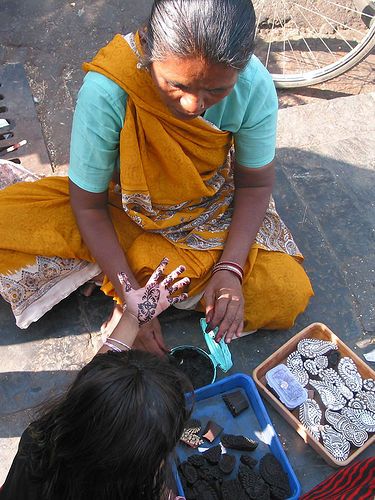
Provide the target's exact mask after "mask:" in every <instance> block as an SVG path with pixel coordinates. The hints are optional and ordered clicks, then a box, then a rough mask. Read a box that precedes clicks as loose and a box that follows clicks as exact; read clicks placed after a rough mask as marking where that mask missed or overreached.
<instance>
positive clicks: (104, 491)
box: [31, 351, 189, 500]
mask: <svg viewBox="0 0 375 500" xmlns="http://www.w3.org/2000/svg"><path fill="white" fill-rule="evenodd" d="M186 383H187V382H186V380H185V379H184V378H183V376H182V375H181V374H180V372H179V371H177V370H176V368H174V367H173V366H172V365H170V364H169V363H168V362H167V361H164V360H162V359H159V358H157V357H155V356H153V355H151V354H149V353H146V352H141V351H127V352H122V353H117V352H108V353H106V354H101V355H98V356H96V357H95V358H94V359H93V360H92V361H91V362H90V363H89V364H88V365H87V366H85V367H84V368H83V369H82V370H81V371H80V373H79V374H78V376H77V378H76V380H75V382H74V383H73V385H72V386H71V388H70V389H69V390H68V392H67V393H66V394H65V395H64V396H63V398H62V399H61V400H60V401H59V402H58V403H57V404H56V405H55V406H54V407H53V408H52V409H50V410H49V411H48V412H47V414H46V415H45V416H43V417H42V418H40V419H39V420H38V421H37V422H35V423H34V424H32V426H31V433H32V436H33V437H34V439H35V440H36V444H37V447H36V449H35V458H37V460H36V462H35V461H33V465H34V467H33V469H34V471H35V472H36V473H37V475H38V476H39V475H40V474H42V476H43V480H44V482H45V485H46V487H47V489H48V490H49V494H50V495H51V496H50V497H51V498H60V492H61V493H62V495H61V498H64V499H70V498H72V499H74V500H78V499H81V498H82V499H83V498H95V499H96V500H99V499H104V498H105V499H106V500H107V499H112V498H129V499H130V498H131V499H133V498H134V499H136V498H139V499H143V498H144V499H151V498H152V499H156V498H160V494H161V492H162V491H163V488H164V483H165V470H166V467H165V461H166V459H167V457H168V455H169V453H170V452H171V451H172V450H173V449H174V447H175V445H176V443H177V441H178V439H179V437H180V435H181V433H182V430H183V425H184V422H185V420H186V418H187V417H188V413H189V412H188V410H187V409H186V404H185V398H184V391H185V390H186V389H187V385H186ZM38 458H39V459H38ZM35 466H36V468H35ZM46 469H47V470H46ZM82 492H85V494H84V495H83V494H82ZM52 493H53V494H52Z"/></svg>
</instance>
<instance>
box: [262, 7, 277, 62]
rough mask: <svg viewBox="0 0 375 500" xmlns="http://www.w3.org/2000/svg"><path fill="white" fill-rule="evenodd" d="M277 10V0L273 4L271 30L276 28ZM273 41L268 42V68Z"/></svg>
mask: <svg viewBox="0 0 375 500" xmlns="http://www.w3.org/2000/svg"><path fill="white" fill-rule="evenodd" d="M275 11H276V2H275V3H274V5H273V16H272V27H271V31H272V30H273V29H274V27H275ZM272 41H273V40H271V42H269V43H268V50H267V57H266V64H265V66H266V68H267V67H268V60H269V57H270V51H271V45H272Z"/></svg>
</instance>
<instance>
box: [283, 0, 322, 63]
mask: <svg viewBox="0 0 375 500" xmlns="http://www.w3.org/2000/svg"><path fill="white" fill-rule="evenodd" d="M282 2H283V3H285V0H282ZM288 13H290V11H289V9H288ZM290 18H291V19H292V21H293V23H294V24H295V26H296V28H297V30H298V29H299V27H298V24H297V23H296V21H295V20H294V18H292V16H290ZM301 39H302V40H303V42H304V44H305V45H306V47H307V50H308V51H309V53H310V55H311V56H312V60H313V61H315V64H316V66H317V67H318V68H321V66H320V64H319V62H318V60H317V58H316V56H315V54H314V53H313V51H312V50H311V48H310V46H309V44H308V43H307V41H306V39H305V37H304V36H302V35H301ZM301 56H302V54H301Z"/></svg>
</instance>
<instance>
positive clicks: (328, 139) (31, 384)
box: [0, 0, 375, 491]
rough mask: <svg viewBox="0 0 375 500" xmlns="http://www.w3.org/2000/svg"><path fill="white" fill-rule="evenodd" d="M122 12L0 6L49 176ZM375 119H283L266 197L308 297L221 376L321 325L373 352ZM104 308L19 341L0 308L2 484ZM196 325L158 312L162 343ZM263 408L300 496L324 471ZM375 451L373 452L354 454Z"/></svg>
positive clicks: (58, 315) (92, 336) (364, 106)
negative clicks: (91, 61) (86, 66)
mask: <svg viewBox="0 0 375 500" xmlns="http://www.w3.org/2000/svg"><path fill="white" fill-rule="evenodd" d="M125 3H128V4H129V5H128V7H127V11H126V12H127V17H126V19H125V21H121V19H120V17H119V16H117V15H116V13H117V12H120V11H123V10H124V7H123V6H124V2H120V1H117V0H111V1H108V2H105V7H106V8H105V9H104V7H103V6H102V5H101V4H102V2H99V1H93V2H91V3H90V5H87V4H88V2H77V3H75V2H72V3H70V4H69V3H66V4H65V3H61V2H46V1H40V2H37V3H34V2H30V3H29V2H22V1H21V0H13V1H8V0H5V1H4V2H3V3H2V8H3V7H4V9H3V12H5V15H8V20H9V22H8V23H4V24H3V25H2V26H1V25H0V35H1V38H2V40H3V42H4V44H5V45H4V48H3V49H2V50H1V48H0V61H2V62H14V61H18V62H22V63H24V64H25V66H26V69H27V73H28V77H29V81H30V82H31V87H32V90H33V94H34V96H35V97H37V98H38V102H39V104H38V113H39V118H40V120H41V122H42V125H43V132H44V134H45V137H46V139H47V145H48V147H49V152H50V153H51V152H52V159H53V160H54V169H55V171H56V172H57V173H64V172H65V168H66V166H65V164H66V161H67V144H68V140H69V138H68V136H69V127H70V120H71V113H72V109H73V102H74V99H75V96H76V92H77V90H78V88H79V82H80V81H81V77H82V75H81V72H80V71H79V63H80V61H81V60H84V59H85V58H86V57H88V55H92V54H93V53H94V51H95V50H94V49H97V48H98V47H100V46H101V45H102V44H103V43H104V41H105V38H106V39H109V38H110V37H111V33H114V32H116V31H120V32H126V31H129V30H130V29H132V28H133V27H135V26H136V25H137V24H138V23H139V21H140V20H142V18H143V17H144V14H145V13H146V11H147V6H148V5H149V4H150V2H149V1H147V0H145V1H139V2H137V6H136V7H133V5H134V3H133V2H125ZM73 4H74V5H73ZM53 9H55V10H53ZM82 9H83V10H82ZM79 13H81V14H79ZM21 14H22V16H23V18H25V16H26V17H27V18H30V19H31V20H32V21H35V23H34V22H31V23H30V25H29V26H28V30H26V32H22V29H21V27H22V24H21V21H20V16H21ZM37 21H38V22H37ZM62 21H63V22H62ZM5 25H6V30H5V27H4V26H5ZM109 27H110V28H109ZM103 33H104V34H103ZM82 47H85V50H83V48H82ZM47 48H48V49H47ZM38 61H39V65H38ZM42 61H43V62H42ZM374 116H375V94H371V93H370V94H362V95H357V96H353V97H342V98H339V99H333V100H331V101H320V102H314V103H313V104H308V105H305V106H298V107H293V108H287V109H282V110H281V111H280V115H279V138H278V152H277V158H278V162H277V164H278V169H277V172H278V183H277V187H276V189H275V198H276V202H277V206H278V209H279V211H280V214H281V215H282V217H283V218H284V220H285V221H286V222H287V224H288V225H289V227H290V228H291V229H292V231H293V234H294V236H295V239H296V241H297V243H298V244H299V246H300V249H301V250H302V252H303V253H304V255H305V258H306V261H305V267H306V270H307V272H308V274H309V276H310V278H311V280H312V283H313V286H314V289H315V297H314V298H313V299H312V301H311V303H310V305H309V307H308V309H307V311H306V312H305V313H304V314H303V315H302V316H300V317H299V318H298V320H297V323H296V325H295V326H294V327H293V328H292V329H291V330H289V331H285V332H268V331H263V332H257V333H255V334H253V335H251V336H249V337H246V338H243V339H241V340H237V341H235V342H234V343H232V345H231V351H232V355H233V360H234V367H233V369H232V370H231V372H230V373H235V372H244V373H247V374H251V373H252V370H253V369H254V368H255V367H256V366H257V365H258V364H259V363H260V362H262V361H263V360H264V359H265V358H266V357H268V356H269V355H271V354H272V352H274V351H275V350H276V349H277V348H279V347H280V346H281V345H282V344H283V343H284V342H286V341H287V340H288V339H290V338H291V337H292V335H293V334H295V333H296V332H298V331H299V330H301V329H302V328H304V327H305V326H307V325H309V324H310V323H312V322H315V321H320V322H323V323H326V324H327V325H328V326H329V327H330V328H331V329H332V330H333V331H334V332H335V333H336V334H337V335H338V336H339V337H340V338H341V339H342V340H343V341H344V342H345V343H347V344H348V345H349V347H351V348H353V349H354V350H355V351H356V352H357V354H358V355H359V356H361V357H362V355H363V353H365V352H367V351H370V350H371V349H372V348H373V347H374V346H373V345H371V344H370V341H371V340H372V341H373V342H375V310H374V274H375V255H374V254H375V250H374V248H375V247H374V220H375V217H374V215H375V214H374V212H375V207H374V194H373V193H374V178H375V173H374V170H375V156H374V151H375V133H374V132H375V123H374V118H373V117H374ZM111 307H112V301H111V300H109V299H108V298H106V297H104V296H103V295H102V294H100V293H97V294H95V295H94V296H93V297H91V298H86V297H83V296H81V295H80V294H79V293H75V294H73V295H71V296H70V297H69V298H67V299H66V300H65V301H63V302H62V303H61V304H60V305H58V306H56V307H55V308H54V309H53V310H52V311H50V312H49V313H48V314H46V315H45V317H44V318H42V319H41V320H40V321H39V322H38V323H37V324H35V325H32V326H31V327H30V328H29V329H28V330H26V331H23V330H19V329H18V328H16V327H15V326H14V321H13V319H12V316H11V314H10V311H9V308H8V305H7V304H6V303H5V302H3V301H1V300H0V484H1V483H2V481H3V480H4V478H5V476H6V473H7V470H8V468H9V466H10V463H11V460H12V458H13V456H14V454H15V451H16V449H17V443H18V439H19V436H20V434H21V432H22V431H23V429H24V428H25V427H26V425H27V424H28V423H29V421H30V419H31V418H32V416H33V413H34V409H35V407H36V406H37V405H38V404H40V403H41V402H43V401H45V400H46V399H48V398H50V397H52V396H54V395H56V394H58V393H59V392H61V391H62V390H63V388H64V387H66V386H67V384H69V382H70V381H71V380H72V378H73V377H74V375H75V373H76V371H77V370H78V369H79V368H80V367H81V366H82V365H83V364H84V363H85V362H86V361H88V360H89V359H90V358H91V357H92V355H93V354H94V353H95V351H96V350H97V348H98V345H99V342H100V333H99V328H100V325H101V322H102V320H103V318H104V317H106V315H107V314H108V313H109V311H110V309H111ZM199 317H200V314H198V313H189V312H184V311H178V310H171V311H168V312H167V313H164V315H163V317H162V324H163V329H164V332H165V336H166V340H167V342H168V343H169V345H171V346H175V345H180V344H191V343H193V344H195V345H200V346H201V347H204V343H203V339H202V337H201V335H200V331H199V326H198V319H199ZM357 344H358V345H357ZM360 346H362V347H360ZM363 346H365V347H363ZM267 408H268V409H269V413H270V416H271V419H272V420H273V422H274V425H275V428H276V430H277V432H278V433H279V435H280V437H281V441H282V443H283V445H284V448H285V450H286V452H287V454H288V457H289V460H290V462H291V463H292V466H293V468H294V470H295V471H296V474H297V476H298V478H299V480H300V482H301V484H302V487H303V491H307V490H309V489H310V488H311V487H312V486H314V485H315V484H317V483H318V482H320V481H321V480H322V479H324V478H325V477H326V476H327V475H329V474H330V473H331V472H332V471H333V469H332V468H331V467H329V466H328V465H326V464H325V462H324V461H323V460H322V459H321V458H320V457H319V456H318V455H317V454H316V453H315V452H314V451H313V450H312V449H311V448H310V447H309V446H307V445H305V444H304V442H303V441H302V439H301V438H300V437H299V436H298V435H297V434H296V433H295V431H294V430H292V429H291V428H290V427H288V425H287V424H286V423H285V422H284V421H283V420H282V418H281V417H280V416H279V415H278V414H277V413H276V412H275V411H274V410H273V409H272V408H270V407H269V406H268V405H267ZM374 452H375V450H374V447H372V448H371V449H368V450H367V451H366V452H365V453H364V454H363V456H364V457H366V456H370V455H373V454H374Z"/></svg>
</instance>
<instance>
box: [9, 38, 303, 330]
mask: <svg viewBox="0 0 375 500" xmlns="http://www.w3.org/2000/svg"><path fill="white" fill-rule="evenodd" d="M139 50H140V46H139V39H138V37H137V36H136V37H135V38H133V39H130V40H129V39H128V41H127V40H125V38H124V37H122V36H120V35H117V36H116V37H115V38H114V39H113V40H112V41H111V42H110V43H109V44H108V45H107V46H106V47H104V48H103V49H101V50H100V51H99V52H98V54H97V56H96V57H95V58H94V60H93V61H92V62H91V63H86V64H85V65H84V69H85V70H87V71H89V70H90V71H97V72H100V73H102V74H103V75H105V76H107V77H108V78H111V79H112V80H114V81H115V82H116V83H117V84H118V85H120V86H121V87H122V88H123V89H124V90H125V91H126V92H127V94H128V99H127V109H126V119H125V123H124V127H123V129H122V131H121V134H120V186H111V187H110V205H109V209H110V214H111V218H112V221H113V224H114V227H115V229H116V232H117V234H118V237H119V241H120V244H121V246H122V248H123V249H124V252H125V253H126V257H127V259H128V262H129V265H130V266H131V268H132V269H133V271H134V274H135V276H136V278H137V279H138V281H139V282H140V283H144V282H145V281H146V280H147V278H148V277H149V276H150V274H151V273H152V271H153V269H154V268H155V267H156V265H157V264H158V263H159V262H160V260H161V258H162V257H164V256H168V257H169V259H170V268H171V269H172V268H173V267H176V266H177V265H179V264H184V265H185V266H186V274H187V275H188V276H189V277H190V278H191V285H190V289H189V294H190V295H192V296H197V295H199V294H201V293H202V291H203V290H204V288H205V285H206V283H207V281H208V280H209V278H210V270H211V269H212V266H213V265H214V264H215V262H216V261H217V260H218V258H219V257H220V254H221V250H222V248H223V246H224V244H225V240H226V237H227V233H228V229H229V226H230V221H231V216H232V201H233V193H234V184H233V172H232V164H231V156H230V148H231V145H232V137H231V134H230V133H229V132H223V131H221V130H219V129H217V128H216V127H215V126H213V125H212V124H210V123H209V122H207V121H205V120H204V119H203V118H201V117H199V118H196V119H194V120H191V121H182V120H178V119H177V118H175V117H174V116H173V115H172V114H171V113H170V112H169V110H168V109H167V108H166V106H165V105H164V104H163V102H162V101H161V100H160V97H159V95H158V93H157V90H156V89H155V87H154V85H153V83H152V79H151V76H150V75H149V73H148V72H147V70H145V69H139V68H138V55H139ZM12 219H13V220H12ZM11 220H12V224H11V223H10V222H11ZM12 227H13V228H14V227H15V228H17V229H16V230H14V229H13V230H12ZM0 230H1V234H2V236H3V235H4V238H3V237H2V238H1V239H2V241H1V242H0V294H2V295H3V297H4V298H5V299H6V300H8V301H9V302H10V303H11V305H12V308H13V311H14V312H15V315H16V318H17V315H18V322H17V324H19V326H21V327H22V326H24V327H26V326H28V325H27V323H28V324H29V323H30V319H31V321H35V320H36V319H38V313H36V314H35V315H34V316H33V315H30V314H26V313H25V311H26V312H27V311H29V310H30V308H34V310H36V311H38V304H37V302H38V300H39V301H41V302H43V301H44V304H43V307H42V309H46V307H47V308H48V307H49V308H50V307H52V306H53V305H54V304H53V303H57V302H58V301H59V300H61V298H62V296H61V295H64V294H65V295H64V296H66V295H67V294H68V293H70V291H72V290H71V289H72V287H73V288H74V287H76V288H77V286H79V285H80V284H82V283H83V282H84V281H82V280H86V279H90V278H91V277H92V276H94V275H95V273H97V272H98V267H97V265H96V264H95V263H94V262H93V259H92V257H91V255H90V252H89V250H88V248H87V247H86V245H85V244H84V242H83V241H82V238H81V235H80V233H79V230H78V227H77V225H76V223H75V219H74V216H73V213H72V211H71V208H70V204H69V194H68V183H67V178H61V177H60V178H56V177H51V178H46V179H42V180H40V181H37V182H34V183H27V184H25V183H21V184H16V185H14V186H11V187H8V188H7V189H5V190H4V191H3V192H2V193H1V195H0ZM41 256H43V257H41ZM56 256H58V257H56ZM301 260H302V256H301V254H300V252H299V250H298V248H297V246H296V245H295V243H294V240H293V238H292V236H291V234H290V232H289V230H288V229H287V227H286V226H285V224H284V223H283V222H282V221H281V219H280V218H279V216H278V214H277V212H276V210H275V206H274V203H273V200H271V202H270V206H269V209H268V211H267V214H266V217H265V219H264V222H263V224H262V227H261V228H260V230H259V232H258V235H257V238H256V241H255V243H254V245H253V246H252V248H251V250H250V253H249V258H248V261H247V264H246V266H245V279H244V288H243V290H244V296H245V303H246V304H245V319H246V325H245V327H246V328H248V329H255V328H288V327H290V326H291V325H292V324H293V322H294V320H295V317H296V316H297V315H298V314H299V313H300V312H302V311H303V310H304V308H305V307H306V305H307V303H308V300H309V298H310V297H311V295H312V293H313V292H312V289H311V285H310V282H309V280H308V278H307V276H306V274H305V272H304V270H303V268H302V266H301V265H300V261H301ZM71 262H74V266H75V265H77V266H78V267H79V266H81V268H82V266H83V269H84V272H82V269H81V270H80V271H81V275H80V278H79V279H76V280H75V281H74V280H73V281H74V284H73V285H72V283H71V281H72V277H73V276H76V275H75V271H74V269H73V268H74V266H73V268H71V272H70V271H69V272H68V276H67V277H66V279H65V281H66V282H67V283H65V285H67V284H68V287H67V289H65V288H66V286H65V285H64V287H62V288H63V289H62V288H61V279H60V278H61V273H60V271H61V267H64V266H65V268H66V267H69V263H71ZM43 266H44V269H45V270H46V269H49V268H50V267H51V266H52V268H53V271H51V270H50V271H49V272H47V273H46V272H45V273H44V274H54V279H55V282H54V285H53V287H52V288H51V290H54V293H53V292H51V290H49V289H48V286H49V285H48V280H46V281H45V286H44V287H42V288H43V292H41V294H40V295H41V296H40V297H39V298H38V300H36V301H35V300H34V298H33V293H32V287H31V288H30V286H29V285H28V283H31V282H34V284H35V283H37V282H38V281H40V279H42V278H43ZM59 266H60V269H59ZM86 271H89V273H88V274H87V273H86ZM25 272H26V273H28V275H27V278H28V282H27V280H25ZM88 275H90V277H87V276H88ZM81 282H82V283H81ZM57 290H58V293H56V291H57ZM66 290H68V291H66ZM102 290H103V291H104V292H105V293H106V294H107V295H111V296H115V291H114V288H113V286H112V284H111V283H110V282H109V281H108V280H107V279H105V280H104V283H103V286H102ZM46 297H52V299H51V300H50V299H48V300H46ZM115 298H117V297H115ZM17 312H18V313H19V314H17ZM25 317H26V320H25ZM39 317H40V316H39ZM20 318H21V319H20ZM25 325H26V326H25Z"/></svg>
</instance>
